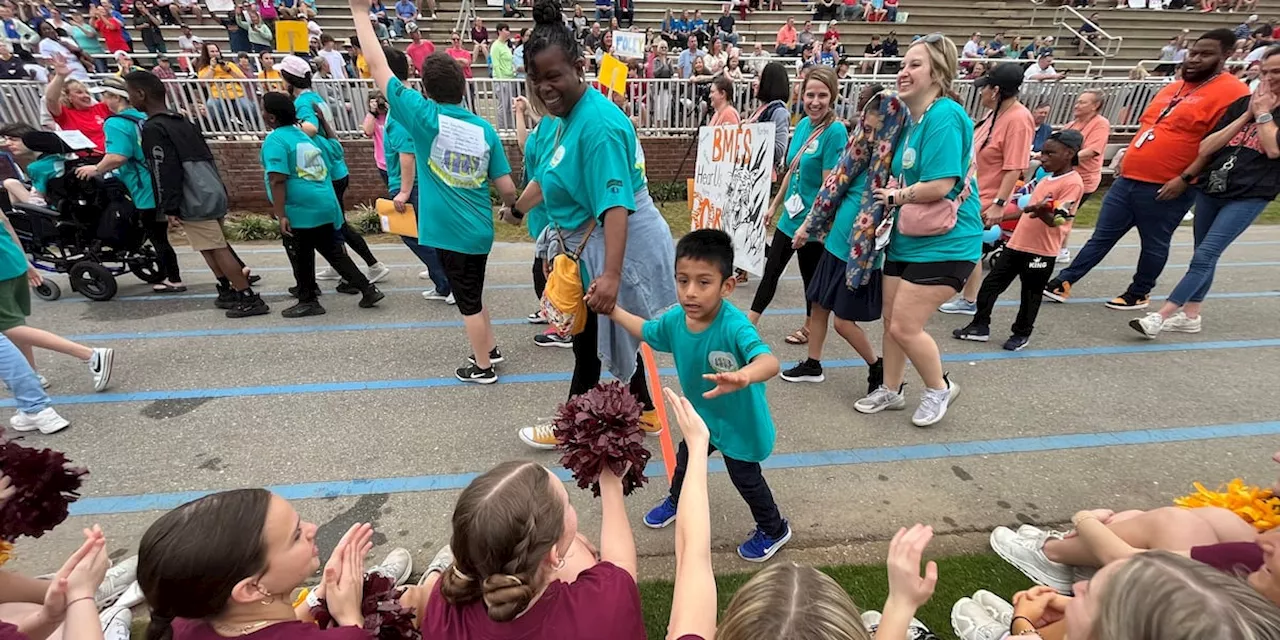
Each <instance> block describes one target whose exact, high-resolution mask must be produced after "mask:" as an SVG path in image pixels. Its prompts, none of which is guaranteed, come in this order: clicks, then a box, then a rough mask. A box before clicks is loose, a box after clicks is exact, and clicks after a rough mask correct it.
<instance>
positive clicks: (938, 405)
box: [911, 374, 960, 427]
mask: <svg viewBox="0 0 1280 640" xmlns="http://www.w3.org/2000/svg"><path fill="white" fill-rule="evenodd" d="M942 380H943V382H946V383H947V387H946V388H945V389H925V390H924V396H923V397H921V398H920V406H919V407H917V408H916V413H915V415H913V416H911V424H914V425H915V426H917V427H931V426H933V425H935V424H938V422H940V421H941V420H942V417H943V416H945V415H947V407H949V406H951V403H952V402H955V399H956V396H959V395H960V385H958V384H956V383H954V382H952V381H951V377H950V375H949V374H947V375H943V376H942Z"/></svg>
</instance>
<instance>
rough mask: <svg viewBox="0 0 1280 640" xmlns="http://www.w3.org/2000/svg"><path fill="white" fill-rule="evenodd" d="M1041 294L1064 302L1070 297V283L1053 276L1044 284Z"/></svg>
mask: <svg viewBox="0 0 1280 640" xmlns="http://www.w3.org/2000/svg"><path fill="white" fill-rule="evenodd" d="M1043 295H1044V297H1046V298H1048V299H1050V300H1052V301H1054V302H1066V301H1067V299H1068V298H1070V297H1071V283H1070V282H1066V281H1064V280H1059V279H1058V278H1054V279H1052V280H1050V281H1049V284H1046V285H1045V286H1044V294H1043Z"/></svg>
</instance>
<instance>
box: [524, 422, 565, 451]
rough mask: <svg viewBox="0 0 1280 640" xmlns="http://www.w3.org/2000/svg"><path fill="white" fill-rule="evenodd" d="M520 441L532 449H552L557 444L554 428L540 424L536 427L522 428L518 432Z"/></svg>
mask: <svg viewBox="0 0 1280 640" xmlns="http://www.w3.org/2000/svg"><path fill="white" fill-rule="evenodd" d="M520 440H521V441H522V442H524V443H525V444H527V445H529V446H531V447H533V448H534V449H544V450H547V449H554V448H556V445H557V444H560V442H559V441H558V440H556V434H555V431H554V427H552V426H551V425H549V424H540V425H538V426H536V427H524V428H523V429H521V430H520Z"/></svg>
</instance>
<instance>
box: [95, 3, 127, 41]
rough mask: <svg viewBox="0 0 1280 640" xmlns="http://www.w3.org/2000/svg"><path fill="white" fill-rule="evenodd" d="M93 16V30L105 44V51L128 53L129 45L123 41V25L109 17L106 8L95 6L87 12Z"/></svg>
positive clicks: (114, 18) (116, 19)
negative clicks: (100, 36)
mask: <svg viewBox="0 0 1280 640" xmlns="http://www.w3.org/2000/svg"><path fill="white" fill-rule="evenodd" d="M89 11H90V15H93V16H94V18H93V28H94V29H96V30H97V31H98V33H99V34H101V35H102V39H103V40H105V41H106V43H107V51H110V52H111V53H115V52H117V51H128V50H129V45H128V43H126V42H125V39H124V23H123V22H121V21H120V19H119V18H116V17H115V16H113V15H111V13H110V12H108V11H107V8H106V7H104V6H102V5H97V6H95V7H93V8H92V9H90V10H89Z"/></svg>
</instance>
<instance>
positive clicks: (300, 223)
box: [262, 126, 342, 229]
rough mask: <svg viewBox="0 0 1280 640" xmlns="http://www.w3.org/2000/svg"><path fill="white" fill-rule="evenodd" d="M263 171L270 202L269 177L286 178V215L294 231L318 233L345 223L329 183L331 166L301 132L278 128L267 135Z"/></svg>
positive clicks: (318, 148)
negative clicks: (312, 230)
mask: <svg viewBox="0 0 1280 640" xmlns="http://www.w3.org/2000/svg"><path fill="white" fill-rule="evenodd" d="M262 168H263V169H264V170H265V172H266V174H267V175H264V179H265V182H266V184H267V199H269V200H270V199H271V177H270V175H269V174H272V173H282V174H284V175H285V182H284V196H285V200H284V213H285V215H287V216H289V223H290V224H291V225H293V226H294V227H297V228H299V229H314V228H315V227H319V226H322V225H326V224H337V221H338V220H340V219H342V207H340V206H339V205H338V195H337V194H336V193H334V191H333V183H332V182H331V181H330V180H329V164H328V161H327V160H326V158H325V154H324V151H321V150H320V147H317V146H316V144H315V141H313V140H312V139H311V136H308V135H307V134H306V132H304V131H303V130H302V129H301V128H299V127H297V126H288V127H278V128H277V129H275V130H274V131H272V132H271V133H270V134H269V135H267V139H266V140H263V141H262ZM272 202H273V203H274V202H275V201H274V200H272Z"/></svg>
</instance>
